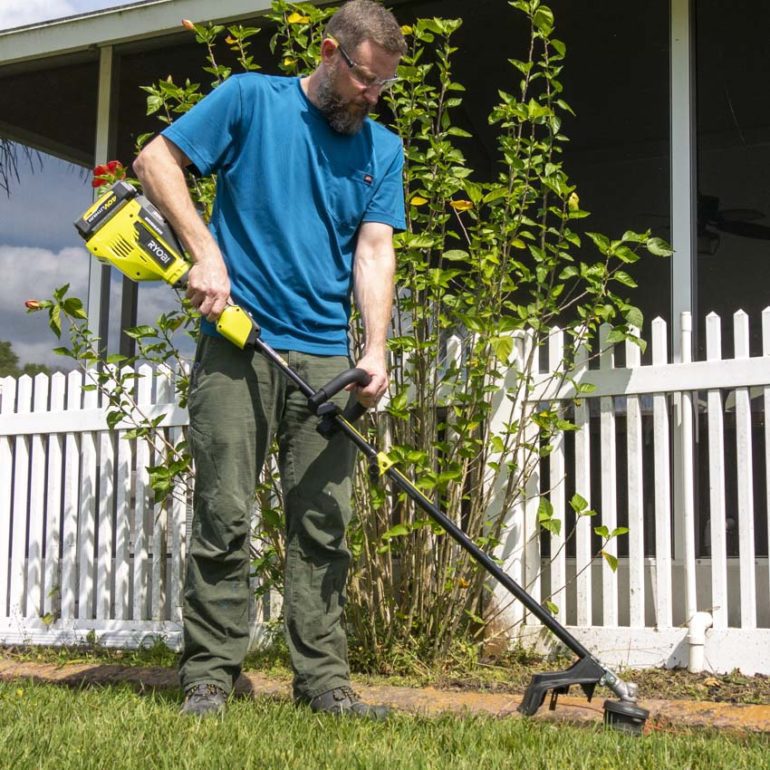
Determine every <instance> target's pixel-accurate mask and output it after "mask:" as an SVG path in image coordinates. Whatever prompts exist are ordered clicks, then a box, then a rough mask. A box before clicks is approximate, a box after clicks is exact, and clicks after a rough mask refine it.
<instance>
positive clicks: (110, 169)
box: [91, 160, 126, 187]
mask: <svg viewBox="0 0 770 770" xmlns="http://www.w3.org/2000/svg"><path fill="white" fill-rule="evenodd" d="M125 176H126V169H125V167H124V166H123V164H122V163H121V162H120V161H119V160H111V161H109V162H108V163H102V164H100V165H98V166H94V178H93V180H92V181H91V187H102V186H103V185H106V184H112V183H113V182H115V181H117V180H118V179H123V178H124V177H125Z"/></svg>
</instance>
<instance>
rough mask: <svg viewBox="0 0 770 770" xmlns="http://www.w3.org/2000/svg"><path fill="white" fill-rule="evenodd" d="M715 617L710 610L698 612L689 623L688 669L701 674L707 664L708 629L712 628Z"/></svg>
mask: <svg viewBox="0 0 770 770" xmlns="http://www.w3.org/2000/svg"><path fill="white" fill-rule="evenodd" d="M712 624H713V619H712V617H711V613H709V612H696V613H695V614H694V615H693V616H692V617H691V618H690V621H689V622H688V624H687V627H688V629H689V633H688V634H687V644H689V645H690V649H689V660H688V665H687V670H688V671H689V672H690V673H691V674H699V673H700V672H701V671H703V669H704V668H705V665H706V629H709V628H711V626H712Z"/></svg>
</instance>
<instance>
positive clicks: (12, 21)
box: [0, 0, 129, 29]
mask: <svg viewBox="0 0 770 770" xmlns="http://www.w3.org/2000/svg"><path fill="white" fill-rule="evenodd" d="M128 2H129V0H1V1H0V29H12V28H13V27H23V26H25V25H27V24H37V23H39V22H43V21H49V20H51V19H61V18H63V17H65V16H74V15H76V14H79V13H88V12H89V11H99V10H102V9H103V8H111V7H113V6H115V5H125V4H127V3H128Z"/></svg>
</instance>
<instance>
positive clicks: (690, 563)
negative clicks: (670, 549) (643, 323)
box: [674, 313, 698, 622]
mask: <svg viewBox="0 0 770 770" xmlns="http://www.w3.org/2000/svg"><path fill="white" fill-rule="evenodd" d="M681 326H682V344H681V350H682V360H683V361H684V362H689V361H690V360H691V358H692V316H691V315H690V313H682V324H681ZM678 427H679V454H678V457H677V458H676V459H677V460H678V463H679V464H678V467H677V470H678V472H679V473H681V475H680V476H679V478H680V479H681V489H680V490H679V497H678V504H679V510H678V511H676V514H677V515H676V516H675V519H674V536H675V539H674V547H675V548H676V550H677V552H679V550H680V548H681V553H682V556H683V558H684V578H685V622H687V621H689V620H690V618H692V617H693V616H694V615H695V613H696V612H697V611H698V591H697V575H696V568H695V488H694V479H693V474H692V472H691V471H689V469H690V468H693V467H694V465H693V463H694V462H695V436H694V430H693V393H692V391H685V392H683V393H681V394H680V399H679V420H678ZM685 469H688V470H687V471H685ZM678 541H680V542H681V545H678Z"/></svg>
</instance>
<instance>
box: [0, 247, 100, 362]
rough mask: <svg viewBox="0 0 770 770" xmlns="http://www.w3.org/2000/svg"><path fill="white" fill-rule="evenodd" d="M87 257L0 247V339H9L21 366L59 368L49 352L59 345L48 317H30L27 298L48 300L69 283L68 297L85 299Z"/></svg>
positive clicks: (79, 252) (73, 250)
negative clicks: (41, 364) (40, 364)
mask: <svg viewBox="0 0 770 770" xmlns="http://www.w3.org/2000/svg"><path fill="white" fill-rule="evenodd" d="M88 269H89V256H88V252H87V251H86V250H85V249H84V248H79V247H68V248H64V249H61V250H60V251H58V252H55V251H51V250H49V249H41V248H33V247H28V246H7V245H0V293H1V294H2V298H3V301H2V304H0V339H4V340H10V341H11V342H12V343H13V349H14V352H15V353H16V354H17V355H18V356H19V360H20V362H21V364H22V365H23V364H26V363H44V364H47V365H49V366H61V365H62V363H63V359H61V358H60V357H59V356H57V355H56V354H55V353H53V352H52V349H53V348H54V347H56V346H57V345H59V344H61V343H58V342H57V341H56V338H55V337H54V336H53V334H52V333H51V332H50V331H49V329H48V324H47V314H44V313H42V312H41V313H37V314H34V315H30V314H28V313H27V312H26V310H25V308H24V302H25V301H26V300H28V299H47V298H49V297H50V296H51V295H52V294H53V292H54V289H57V288H59V287H60V286H63V285H64V284H66V283H69V284H70V289H69V295H70V296H74V297H80V298H81V299H83V300H85V298H86V296H87V294H88Z"/></svg>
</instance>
